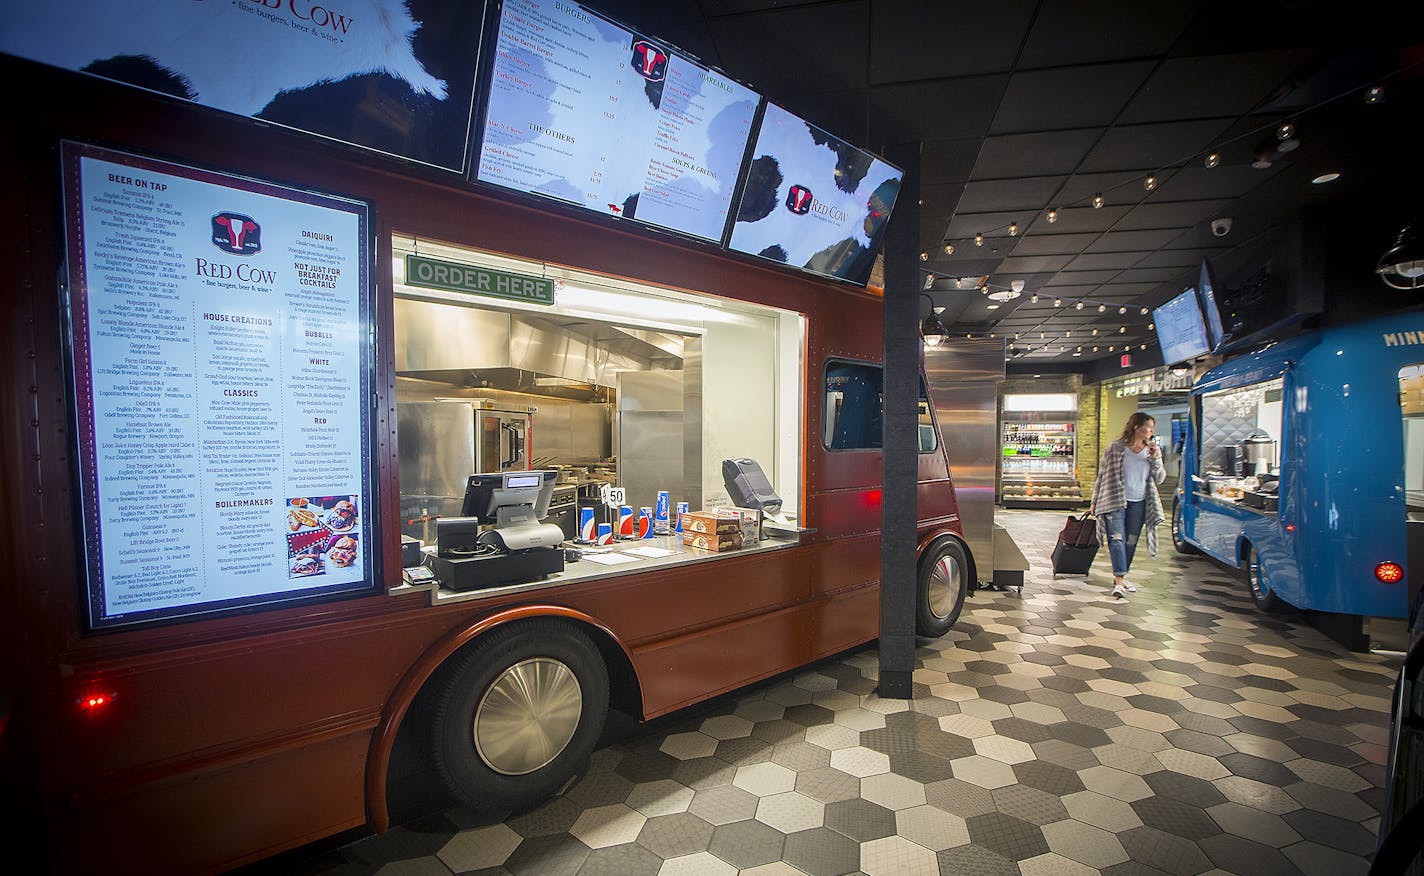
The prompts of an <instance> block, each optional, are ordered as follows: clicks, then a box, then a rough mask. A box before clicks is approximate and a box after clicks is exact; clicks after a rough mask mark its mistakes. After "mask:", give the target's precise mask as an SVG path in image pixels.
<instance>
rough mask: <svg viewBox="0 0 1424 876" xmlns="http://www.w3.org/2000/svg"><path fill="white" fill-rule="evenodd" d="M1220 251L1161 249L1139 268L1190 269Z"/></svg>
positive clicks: (1145, 260) (1139, 264) (1139, 265)
mask: <svg viewBox="0 0 1424 876" xmlns="http://www.w3.org/2000/svg"><path fill="white" fill-rule="evenodd" d="M1213 252H1219V250H1210V249H1159V250H1157V251H1156V252H1153V253H1149V254H1148V256H1147V257H1146V258H1144V259H1143V260H1142V261H1140V262H1138V263H1137V267H1139V268H1188V267H1196V266H1197V265H1199V264H1201V260H1202V259H1203V258H1206V257H1207V256H1209V255H1211V254H1212V253H1213Z"/></svg>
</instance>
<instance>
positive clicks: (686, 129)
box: [476, 0, 759, 243]
mask: <svg viewBox="0 0 1424 876" xmlns="http://www.w3.org/2000/svg"><path fill="white" fill-rule="evenodd" d="M493 55H494V56H493V69H492V79H491V84H490V95H489V105H488V107H487V111H486V113H485V122H484V138H483V147H482V149H481V153H480V158H479V164H478V169H477V173H476V177H477V179H478V180H479V181H480V182H485V183H492V184H494V185H498V186H503V187H505V188H510V189H515V190H517V191H521V192H525V193H529V194H535V195H542V196H545V197H549V198H557V199H559V200H561V201H566V202H569V203H573V204H577V205H579V206H582V207H586V208H588V209H590V210H597V211H599V212H600V213H604V214H606V215H610V216H617V217H622V218H625V219H635V220H637V221H639V222H643V223H646V224H649V225H655V226H658V227H661V228H667V229H671V230H673V231H678V232H681V233H683V234H688V235H692V236H694V237H698V238H701V239H703V240H709V241H714V242H718V243H720V242H721V239H722V232H723V229H724V228H725V227H726V222H727V211H728V209H729V208H730V205H731V202H732V193H733V189H734V188H735V187H736V183H737V174H738V171H739V170H740V169H741V163H742V156H743V154H744V153H745V151H746V145H747V138H748V137H749V136H750V130H751V123H752V118H753V116H754V115H755V113H756V108H757V102H758V100H759V98H758V96H757V95H756V93H755V92H753V91H751V90H750V89H747V88H745V87H743V86H741V85H738V84H737V83H736V82H733V81H732V80H731V79H728V78H727V77H726V76H723V75H722V74H720V73H718V72H716V71H714V70H711V69H709V68H707V67H704V66H702V65H700V64H697V63H696V62H694V61H692V60H690V59H688V58H686V57H683V56H682V55H679V54H677V53H675V52H673V51H672V50H670V49H668V48H667V47H666V46H664V45H663V44H661V43H659V42H657V41H655V40H652V39H648V38H646V37H642V36H640V35H638V34H636V33H634V32H632V31H630V30H627V29H625V28H623V27H620V26H619V25H617V24H614V23H612V22H610V21H608V20H606V19H603V18H600V17H599V16H598V15H596V14H595V13H593V12H590V11H589V10H587V9H585V8H583V7H581V6H579V5H577V4H575V3H568V2H554V0H506V2H505V3H504V8H503V12H502V13H501V17H500V22H499V36H498V39H497V41H496V44H495V47H494V53H493Z"/></svg>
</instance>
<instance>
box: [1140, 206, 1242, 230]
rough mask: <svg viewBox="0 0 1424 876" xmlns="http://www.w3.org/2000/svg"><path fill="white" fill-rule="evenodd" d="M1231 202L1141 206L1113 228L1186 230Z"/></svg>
mask: <svg viewBox="0 0 1424 876" xmlns="http://www.w3.org/2000/svg"><path fill="white" fill-rule="evenodd" d="M1230 203H1231V202H1230V201H1228V200H1225V199H1216V200H1211V201H1168V202H1166V203H1163V204H1140V205H1138V206H1136V207H1133V208H1132V211H1131V212H1129V213H1128V214H1127V215H1126V216H1125V217H1123V219H1122V221H1121V222H1119V223H1118V224H1117V225H1115V226H1113V227H1114V228H1116V229H1121V230H1123V231H1132V230H1135V229H1139V228H1176V229H1178V230H1185V229H1186V228H1187V227H1188V226H1191V225H1194V224H1196V223H1198V222H1201V221H1203V220H1205V219H1208V218H1210V217H1212V216H1215V215H1217V214H1218V213H1219V212H1220V211H1221V210H1222V209H1224V208H1225V207H1226V206H1227V205H1228V204H1230Z"/></svg>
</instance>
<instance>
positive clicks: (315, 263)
mask: <svg viewBox="0 0 1424 876" xmlns="http://www.w3.org/2000/svg"><path fill="white" fill-rule="evenodd" d="M66 149H67V150H69V152H70V153H77V155H76V156H75V157H74V159H73V160H70V161H67V162H66V168H67V170H68V172H69V173H70V174H77V178H76V179H71V180H69V181H68V185H67V191H68V192H69V193H70V194H71V196H72V197H71V202H70V203H69V209H70V210H71V213H70V215H71V217H74V216H75V211H76V208H77V213H78V216H77V218H78V219H79V220H80V221H79V222H78V224H77V227H76V225H75V222H74V218H71V226H70V227H71V231H70V234H71V279H72V289H73V293H74V294H73V297H72V304H71V313H72V322H73V345H74V358H75V369H74V374H75V382H76V388H77V389H78V392H76V398H77V399H78V408H79V418H78V419H79V424H80V432H81V434H80V443H81V454H80V458H81V470H82V475H83V481H84V483H83V492H84V507H85V523H86V526H85V530H86V550H87V553H88V554H89V556H88V561H89V578H90V582H89V583H90V587H89V590H90V604H89V612H90V622H91V625H94V626H104V625H106V624H112V623H120V622H122V623H128V622H133V621H135V620H141V619H146V618H152V617H165V616H171V615H174V614H183V613H187V612H191V611H205V610H212V609H218V608H224V607H232V606H241V605H247V604H250V603H253V602H264V601H271V600H274V599H282V598H287V597H294V596H301V595H308V594H310V593H312V592H328V591H339V590H349V589H359V588H361V587H364V586H367V584H368V582H370V581H371V563H370V556H371V552H370V537H371V532H372V529H371V525H370V520H371V510H372V509H370V508H369V507H367V501H368V498H369V496H370V490H369V486H368V485H369V483H370V472H369V464H368V462H367V460H369V459H370V458H371V454H370V453H369V448H368V447H367V446H366V445H367V440H368V439H367V436H368V434H369V431H368V426H369V415H368V414H367V412H366V408H365V400H366V399H368V398H369V388H368V386H367V385H366V384H367V382H368V380H369V369H368V367H367V366H368V358H369V350H368V347H367V344H366V342H365V340H364V338H365V334H364V329H363V325H368V324H369V322H368V319H369V317H368V315H367V308H368V307H369V301H368V295H367V291H366V279H365V258H364V254H365V227H364V226H365V208H364V206H363V205H359V204H354V203H351V202H347V201H341V200H338V199H335V198H329V197H325V196H320V195H314V194H311V193H307V192H299V191H295V190H290V189H282V188H279V187H276V186H272V185H268V184H265V183H259V182H255V181H250V180H242V179H236V178H232V177H226V176H222V175H219V174H214V173H208V172H204V171H198V170H194V169H191V168H184V167H180V166H177V165H171V164H166V163H163V162H157V161H151V160H148V159H144V158H139V157H137V156H130V155H121V154H117V153H109V152H105V151H103V150H97V149H90V148H88V147H80V146H75V145H73V144H66ZM76 184H77V189H76V188H75V186H76ZM76 197H77V204H76V203H74V200H75V198H76ZM76 235H77V236H76Z"/></svg>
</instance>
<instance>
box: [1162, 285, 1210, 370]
mask: <svg viewBox="0 0 1424 876" xmlns="http://www.w3.org/2000/svg"><path fill="white" fill-rule="evenodd" d="M1152 321H1153V322H1155V323H1156V324H1157V345H1158V346H1160V347H1161V348H1162V363H1163V364H1164V365H1173V364H1175V363H1177V362H1185V361H1187V360H1188V359H1195V358H1196V357H1197V356H1204V355H1206V353H1207V352H1208V351H1209V350H1210V349H1211V348H1210V346H1209V345H1208V343H1207V337H1206V324H1205V323H1204V322H1202V312H1201V307H1199V306H1198V304H1197V290H1196V289H1188V290H1187V291H1185V292H1183V293H1182V294H1180V295H1178V296H1177V297H1175V298H1173V299H1172V300H1171V301H1168V302H1167V303H1166V304H1163V305H1162V306H1161V307H1157V308H1154V309H1153V311H1152Z"/></svg>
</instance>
